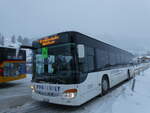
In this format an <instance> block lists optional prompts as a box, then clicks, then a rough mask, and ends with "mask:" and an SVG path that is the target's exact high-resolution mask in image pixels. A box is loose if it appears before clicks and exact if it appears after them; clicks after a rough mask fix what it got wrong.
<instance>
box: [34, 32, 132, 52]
mask: <svg viewBox="0 0 150 113" xmlns="http://www.w3.org/2000/svg"><path fill="white" fill-rule="evenodd" d="M63 34H71V35H79V36H81V37H83V38H80V39H79V38H77V37H76V38H77V40H78V42H79V41H82V40H84V39H86V41H85V40H84V42H87V43H89V42H90V43H93V44H92V45H93V46H94V45H95V46H97V45H100V44H103V45H105V46H108V47H109V48H113V49H116V50H118V51H122V52H125V53H128V54H131V53H130V52H128V51H126V50H123V49H120V48H118V47H115V46H113V45H111V44H108V43H105V42H102V41H100V40H98V39H95V38H92V37H90V36H87V35H85V34H82V33H80V32H77V31H65V32H60V33H56V34H53V35H49V36H45V37H42V38H40V39H38V40H43V39H44V38H47V37H53V36H57V35H63ZM85 37H86V38H85ZM38 40H36V41H38Z"/></svg>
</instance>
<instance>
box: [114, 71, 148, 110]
mask: <svg viewBox="0 0 150 113" xmlns="http://www.w3.org/2000/svg"><path fill="white" fill-rule="evenodd" d="M149 84H150V70H147V71H145V72H144V73H143V74H141V76H138V77H136V84H135V91H134V92H132V91H131V87H130V86H131V85H128V86H126V90H125V91H124V93H122V95H120V96H119V97H118V98H117V99H116V101H115V103H114V105H113V113H150V85H149Z"/></svg>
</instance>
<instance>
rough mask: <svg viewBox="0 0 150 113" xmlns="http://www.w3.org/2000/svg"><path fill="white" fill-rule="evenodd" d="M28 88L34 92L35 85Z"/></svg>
mask: <svg viewBox="0 0 150 113" xmlns="http://www.w3.org/2000/svg"><path fill="white" fill-rule="evenodd" d="M30 88H31V89H32V92H33V93H34V92H35V85H31V86H30Z"/></svg>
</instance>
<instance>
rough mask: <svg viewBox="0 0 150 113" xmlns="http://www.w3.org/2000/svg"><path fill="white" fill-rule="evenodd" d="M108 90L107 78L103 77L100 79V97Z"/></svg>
mask: <svg viewBox="0 0 150 113" xmlns="http://www.w3.org/2000/svg"><path fill="white" fill-rule="evenodd" d="M108 90H109V80H108V77H107V76H104V77H103V78H102V95H105V94H107V93H108Z"/></svg>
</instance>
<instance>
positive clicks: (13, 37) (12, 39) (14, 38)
mask: <svg viewBox="0 0 150 113" xmlns="http://www.w3.org/2000/svg"><path fill="white" fill-rule="evenodd" d="M11 42H12V43H13V44H15V43H16V37H15V35H13V36H12V37H11Z"/></svg>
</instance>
